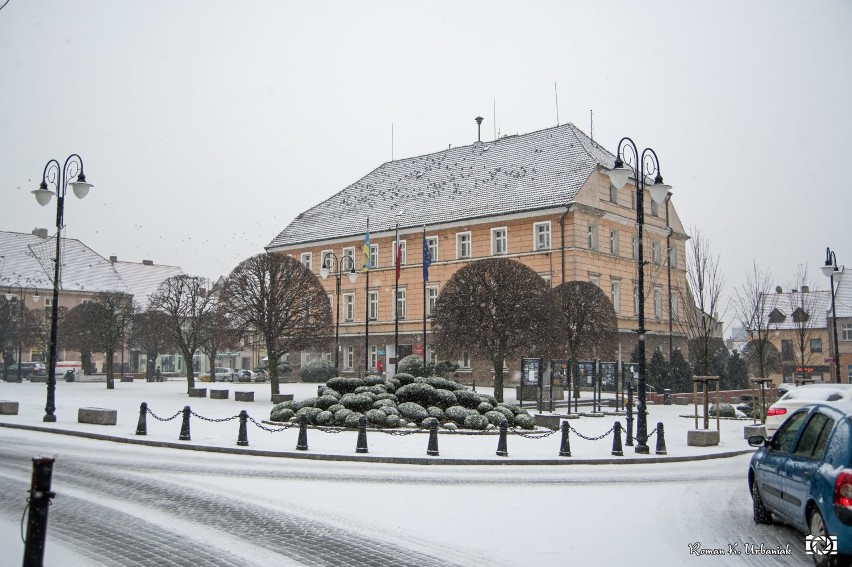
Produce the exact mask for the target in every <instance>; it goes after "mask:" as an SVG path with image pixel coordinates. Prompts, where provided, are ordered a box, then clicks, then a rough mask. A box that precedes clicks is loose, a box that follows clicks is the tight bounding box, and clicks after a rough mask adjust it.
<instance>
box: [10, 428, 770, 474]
mask: <svg viewBox="0 0 852 567" xmlns="http://www.w3.org/2000/svg"><path fill="white" fill-rule="evenodd" d="M0 427H6V428H9V429H21V430H24V431H36V432H41V433H54V434H57V435H69V436H71V437H82V438H85V439H95V440H98V441H111V442H113V443H127V444H130V445H144V446H147V447H162V448H167V449H182V450H184V451H205V452H208V453H223V454H230V455H251V456H255V457H277V458H284V459H307V460H314V461H344V462H363V463H383V464H397V465H501V466H505V465H636V464H658V463H682V462H687V461H707V460H711V459H726V458H730V457H738V456H740V455H746V454H749V453H753V452H754V450H753V449H745V450H739V451H729V452H726V453H711V454H707V455H696V456H688V457H687V456H684V457H668V456H661V457H645V458H630V457H628V458H620V459H616V458H612V459H610V458H602V459H574V458H572V457H562V458H561V459H509V458H506V459H501V460H496V459H489V460H483V459H446V458H440V457H376V456H372V455H363V454H362V455H325V454H319V453H302V452H298V453H296V452H290V451H268V450H261V449H246V448H242V447H211V446H209V445H186V444H183V443H174V442H171V441H150V440H147V439H136V438H127V437H116V436H113V435H104V434H102V433H89V432H86V431H69V430H66V429H56V428H53V427H40V426H35V425H23V424H17V423H2V422H0Z"/></svg>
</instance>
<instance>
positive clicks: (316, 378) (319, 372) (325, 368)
mask: <svg viewBox="0 0 852 567" xmlns="http://www.w3.org/2000/svg"><path fill="white" fill-rule="evenodd" d="M335 374H337V370H336V369H335V368H334V365H333V364H332V363H330V362H328V361H327V360H325V359H322V358H320V359H317V360H312V361H310V362H308V363H307V364H305V365H303V366H302V368H300V369H299V378H300V379H301V380H302V382H325V381H327V380H329V379H331V378H334V375H335Z"/></svg>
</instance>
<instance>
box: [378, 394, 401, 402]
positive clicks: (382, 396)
mask: <svg viewBox="0 0 852 567" xmlns="http://www.w3.org/2000/svg"><path fill="white" fill-rule="evenodd" d="M376 400H393V403H396V402H397V401H398V400H397V397H396V394H379V395H378V396H376Z"/></svg>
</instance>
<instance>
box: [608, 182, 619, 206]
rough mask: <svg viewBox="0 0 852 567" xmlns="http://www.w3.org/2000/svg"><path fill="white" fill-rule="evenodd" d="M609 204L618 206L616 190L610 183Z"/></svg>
mask: <svg viewBox="0 0 852 567" xmlns="http://www.w3.org/2000/svg"><path fill="white" fill-rule="evenodd" d="M609 202H610V203H616V204H618V189H616V188H615V185H613V184H612V183H610V184H609Z"/></svg>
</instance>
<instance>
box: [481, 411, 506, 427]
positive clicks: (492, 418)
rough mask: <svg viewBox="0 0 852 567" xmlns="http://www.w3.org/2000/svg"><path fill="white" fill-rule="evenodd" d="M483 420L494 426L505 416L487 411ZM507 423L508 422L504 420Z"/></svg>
mask: <svg viewBox="0 0 852 567" xmlns="http://www.w3.org/2000/svg"><path fill="white" fill-rule="evenodd" d="M485 419H487V420H488V423H492V424H494V425H500V422H501V421H503V420H504V419H506V416H505V415H503V414H502V413H500V412H499V411H493V410H492V411H489V412H486V413H485ZM506 422H507V423H508V422H509V420H508V419H506Z"/></svg>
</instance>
